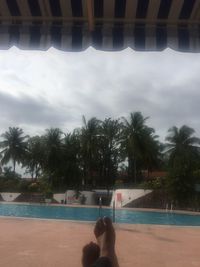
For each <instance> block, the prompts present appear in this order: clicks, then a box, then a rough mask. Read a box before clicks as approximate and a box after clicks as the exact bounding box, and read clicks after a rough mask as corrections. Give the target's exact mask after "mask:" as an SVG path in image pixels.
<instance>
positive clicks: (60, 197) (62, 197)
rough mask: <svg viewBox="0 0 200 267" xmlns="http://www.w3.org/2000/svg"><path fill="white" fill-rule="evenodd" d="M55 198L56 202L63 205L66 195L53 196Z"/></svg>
mask: <svg viewBox="0 0 200 267" xmlns="http://www.w3.org/2000/svg"><path fill="white" fill-rule="evenodd" d="M53 198H54V199H55V200H56V201H58V202H59V203H61V202H62V200H63V202H64V201H65V194H64V193H63V194H53Z"/></svg>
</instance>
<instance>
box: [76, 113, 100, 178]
mask: <svg viewBox="0 0 200 267" xmlns="http://www.w3.org/2000/svg"><path fill="white" fill-rule="evenodd" d="M100 124H101V121H100V120H98V119H97V118H95V117H93V118H91V119H90V120H88V121H86V118H85V116H83V127H82V128H81V131H80V146H81V158H82V167H83V172H84V178H85V179H86V181H87V180H88V182H90V183H91V182H92V183H95V180H94V176H95V175H96V172H97V166H98V162H99V155H98V153H99V152H98V143H99V129H100Z"/></svg>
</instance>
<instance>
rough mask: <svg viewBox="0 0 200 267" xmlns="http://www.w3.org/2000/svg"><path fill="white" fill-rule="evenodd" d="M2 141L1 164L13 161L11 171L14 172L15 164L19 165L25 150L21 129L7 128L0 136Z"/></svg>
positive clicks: (25, 143)
mask: <svg viewBox="0 0 200 267" xmlns="http://www.w3.org/2000/svg"><path fill="white" fill-rule="evenodd" d="M1 136H2V137H3V139H4V140H3V141H1V142H0V148H2V149H3V150H1V152H0V154H1V157H2V158H1V163H2V165H4V164H7V163H8V162H9V161H10V160H12V161H13V171H14V172H15V167H16V163H21V162H22V161H23V157H24V155H25V153H26V149H27V141H26V140H27V138H28V136H27V135H26V136H24V132H23V130H22V129H20V128H18V127H9V130H8V131H6V132H5V133H3V134H2V135H1Z"/></svg>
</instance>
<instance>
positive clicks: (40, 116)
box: [0, 92, 71, 127]
mask: <svg viewBox="0 0 200 267" xmlns="http://www.w3.org/2000/svg"><path fill="white" fill-rule="evenodd" d="M62 111H63V110H62V109H59V108H58V107H56V106H52V105H50V104H49V103H48V102H47V101H46V100H45V99H43V98H39V99H34V98H31V97H29V96H27V95H21V96H20V97H15V96H12V95H9V94H6V93H2V92H0V114H1V118H0V120H1V121H2V122H4V123H5V121H6V122H7V124H8V123H9V126H12V124H14V125H21V124H23V125H26V124H27V125H35V126H37V125H38V126H39V127H40V126H44V127H45V126H46V127H48V126H54V125H56V126H61V125H62V124H64V122H65V120H70V119H71V116H70V114H69V113H67V112H66V113H65V112H62ZM1 124H3V123H1Z"/></svg>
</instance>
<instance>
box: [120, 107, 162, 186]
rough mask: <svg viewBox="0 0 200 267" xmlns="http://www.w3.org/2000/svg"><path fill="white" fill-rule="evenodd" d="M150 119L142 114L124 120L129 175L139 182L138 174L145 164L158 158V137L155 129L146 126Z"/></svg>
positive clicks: (124, 142)
mask: <svg viewBox="0 0 200 267" xmlns="http://www.w3.org/2000/svg"><path fill="white" fill-rule="evenodd" d="M147 119H148V117H143V115H142V114H141V113H140V112H133V113H131V114H130V118H129V120H127V119H126V118H123V122H124V129H123V141H122V147H124V150H125V151H124V153H125V155H126V156H127V158H128V168H129V174H131V176H133V177H134V182H135V183H136V182H137V174H138V171H139V169H141V167H142V166H143V167H144V164H145V162H146V163H147V161H148V162H149V163H150V158H151V160H152V159H153V157H154V158H155V159H156V158H157V153H158V149H157V146H156V142H157V141H156V138H157V136H156V135H155V134H154V133H155V131H154V129H153V128H150V127H148V126H147V125H146V120H147Z"/></svg>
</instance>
